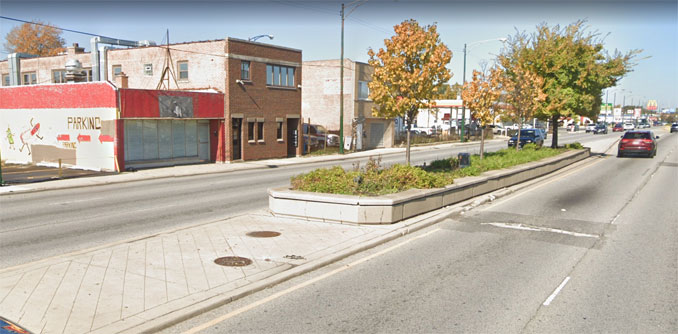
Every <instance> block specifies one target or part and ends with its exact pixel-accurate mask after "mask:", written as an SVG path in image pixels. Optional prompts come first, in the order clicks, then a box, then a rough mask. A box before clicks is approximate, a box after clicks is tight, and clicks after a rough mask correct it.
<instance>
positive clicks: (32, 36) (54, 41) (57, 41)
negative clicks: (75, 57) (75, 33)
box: [5, 21, 65, 56]
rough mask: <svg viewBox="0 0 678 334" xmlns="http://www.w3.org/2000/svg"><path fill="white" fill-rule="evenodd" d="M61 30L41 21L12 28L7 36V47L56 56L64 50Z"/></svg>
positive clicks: (10, 50) (23, 51) (24, 51)
mask: <svg viewBox="0 0 678 334" xmlns="http://www.w3.org/2000/svg"><path fill="white" fill-rule="evenodd" d="M64 43H65V41H64V39H63V38H61V30H60V29H58V28H55V27H52V26H50V25H48V24H44V23H42V22H40V21H35V22H33V23H24V24H22V25H20V26H17V27H14V28H12V30H10V31H9V32H8V33H7V36H5V49H7V50H8V51H9V52H10V53H13V52H22V53H29V54H33V55H38V56H56V55H57V54H59V53H60V52H63V51H64Z"/></svg>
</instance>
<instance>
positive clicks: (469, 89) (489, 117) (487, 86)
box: [461, 67, 502, 159]
mask: <svg viewBox="0 0 678 334" xmlns="http://www.w3.org/2000/svg"><path fill="white" fill-rule="evenodd" d="M501 78H502V70H501V69H500V68H498V67H495V68H492V69H491V70H490V71H489V72H487V73H482V72H479V71H475V70H474V71H473V79H472V80H471V81H467V82H466V84H464V88H463V90H462V93H461V96H462V98H463V100H464V104H465V105H466V107H467V108H469V110H471V113H472V114H473V116H474V118H475V119H476V120H478V122H480V159H483V157H484V153H485V127H486V126H487V125H488V124H490V123H492V122H493V121H494V119H495V118H496V117H497V116H498V115H499V114H500V110H499V108H498V106H497V102H498V100H499V97H500V96H501Z"/></svg>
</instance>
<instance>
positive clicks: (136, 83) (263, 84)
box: [0, 38, 302, 165]
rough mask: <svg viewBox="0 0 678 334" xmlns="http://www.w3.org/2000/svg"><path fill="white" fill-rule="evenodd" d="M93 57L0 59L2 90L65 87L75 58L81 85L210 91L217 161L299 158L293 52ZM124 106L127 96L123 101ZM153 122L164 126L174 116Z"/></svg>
mask: <svg viewBox="0 0 678 334" xmlns="http://www.w3.org/2000/svg"><path fill="white" fill-rule="evenodd" d="M98 54H99V57H96V56H94V57H93V56H92V55H91V53H89V52H84V49H83V48H80V47H79V46H78V45H73V46H72V47H69V48H68V49H67V52H66V53H65V54H62V55H58V56H52V57H33V58H31V57H20V59H18V61H17V62H15V63H13V64H12V66H10V64H9V61H2V62H0V74H1V75H2V78H3V79H2V85H3V86H6V85H10V84H11V82H12V81H18V83H20V84H21V85H41V84H61V83H65V82H66V76H67V73H66V65H67V63H68V62H69V61H74V60H77V61H78V62H79V63H80V64H81V67H82V70H83V75H82V77H81V78H80V80H81V81H90V80H93V78H95V77H97V76H99V77H101V79H102V80H104V81H113V79H114V78H115V77H116V76H121V77H126V82H127V83H126V84H125V85H120V84H119V85H118V86H117V87H118V88H121V89H125V88H129V89H141V90H147V91H148V90H156V89H160V90H163V89H166V90H168V91H207V92H216V93H219V94H221V96H222V97H223V101H221V103H220V104H219V105H220V106H221V107H222V113H221V119H222V120H223V129H224V130H223V134H222V136H221V138H217V139H216V140H214V138H213V137H214V133H213V131H211V132H210V133H212V136H211V137H210V138H211V140H212V141H213V142H214V143H216V142H217V140H220V141H221V143H220V145H222V147H223V154H224V156H223V159H222V160H223V161H234V160H255V159H264V158H278V157H289V156H297V155H300V154H301V145H299V143H298V140H297V138H298V137H299V136H298V135H297V134H298V133H300V132H301V119H302V116H301V82H302V73H301V69H302V66H301V61H302V53H301V51H300V50H296V49H291V48H286V47H281V46H275V45H270V44H263V43H256V42H249V41H245V40H240V39H235V38H227V39H223V40H213V41H200V42H189V43H178V44H170V45H169V46H155V45H150V46H144V47H132V48H125V49H120V48H105V47H100V48H99V49H98ZM95 61H96V63H95V64H93V62H95ZM11 67H13V68H14V69H17V68H18V71H17V70H15V71H16V72H17V73H16V74H17V78H16V79H15V78H14V76H13V75H12V73H11V72H12V71H11V70H12V69H11ZM93 68H94V69H95V70H94V71H95V72H96V68H101V69H103V70H102V71H100V72H97V73H92V71H93V70H92V69H93ZM165 72H168V73H165ZM97 74H98V75H97ZM161 78H165V80H161ZM125 94H128V96H132V95H134V94H133V93H122V94H121V96H122V95H125ZM131 100H133V98H130V99H128V100H127V101H131ZM180 101H181V99H178V100H176V101H174V102H176V103H180ZM145 107H148V108H151V109H153V108H156V107H155V106H145ZM156 109H157V108H156ZM149 110H150V109H149ZM154 110H155V109H154ZM158 110H159V109H158ZM142 113H144V112H142ZM159 118H163V119H165V120H167V119H175V118H181V117H174V116H171V117H166V116H160V117H159ZM146 121H148V120H146ZM123 122H130V123H131V124H135V125H134V126H137V127H138V126H139V124H138V123H135V122H136V121H135V118H134V117H129V118H128V117H124V119H123ZM146 123H148V124H151V123H152V122H150V121H149V122H142V123H141V124H142V125H141V127H142V128H144V129H145V126H146V125H147V124H146ZM148 126H150V125H148ZM165 126H166V125H165ZM196 126H198V125H196ZM212 127H214V125H212V123H210V125H209V128H210V129H211V128H212ZM123 128H125V129H129V128H127V127H123ZM130 128H131V127H130ZM217 128H220V126H217ZM217 136H219V131H217ZM142 137H143V134H142ZM129 147H130V146H128V148H129ZM129 153H132V154H131V155H130V156H132V157H137V155H135V154H137V153H139V152H129ZM147 158H148V159H147ZM3 159H4V157H3ZM162 160H163V159H162V158H160V157H159V158H158V159H155V158H153V156H144V158H143V159H142V160H134V161H133V162H134V163H136V164H141V163H142V162H143V161H145V162H146V163H148V164H149V165H157V164H158V163H160V164H162V162H163V161H162ZM216 161H220V160H219V159H216ZM130 162H132V161H130Z"/></svg>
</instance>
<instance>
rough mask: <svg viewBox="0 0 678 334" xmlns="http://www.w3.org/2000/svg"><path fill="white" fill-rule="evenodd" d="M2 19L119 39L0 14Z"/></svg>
mask: <svg viewBox="0 0 678 334" xmlns="http://www.w3.org/2000/svg"><path fill="white" fill-rule="evenodd" d="M0 19H5V20H10V21H16V22H23V23H28V24H35V25H38V26H43V27H50V28H55V29H59V30H62V31H68V32H72V33H76V34H82V35H88V36H94V37H105V38H111V39H117V38H113V37H107V36H102V35H99V34H92V33H88V32H84V31H78V30H71V29H65V28H59V27H57V26H54V25H49V24H42V23H38V22H31V21H25V20H21V19H15V18H13V17H7V16H0Z"/></svg>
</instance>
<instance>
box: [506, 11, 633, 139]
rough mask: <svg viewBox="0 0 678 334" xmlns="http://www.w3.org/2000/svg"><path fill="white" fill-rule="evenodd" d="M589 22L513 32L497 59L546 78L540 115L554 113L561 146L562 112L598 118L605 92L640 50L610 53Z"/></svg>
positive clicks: (552, 117) (547, 115) (551, 115)
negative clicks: (560, 123) (588, 29)
mask: <svg viewBox="0 0 678 334" xmlns="http://www.w3.org/2000/svg"><path fill="white" fill-rule="evenodd" d="M584 24H585V21H577V22H575V23H572V24H570V25H568V26H566V27H563V28H560V26H559V25H556V26H553V27H549V26H548V25H547V24H545V23H543V24H540V25H538V26H537V30H536V32H534V33H532V34H529V35H528V34H526V33H524V32H518V33H516V35H515V36H512V37H509V39H508V41H507V43H505V46H506V47H505V48H504V50H503V52H502V54H501V55H499V57H498V61H499V63H500V64H501V66H502V67H503V68H504V69H505V70H508V69H510V68H512V67H515V66H517V65H520V66H522V67H523V68H525V69H526V70H529V71H531V72H533V73H535V74H536V75H538V76H539V77H541V78H543V79H544V84H543V86H542V90H543V91H544V93H545V94H546V99H545V100H544V101H543V102H542V103H541V108H539V110H537V114H536V116H537V117H538V118H551V120H552V124H553V125H554V131H553V140H552V146H551V147H553V148H555V147H557V146H558V131H557V124H558V120H559V119H560V117H561V116H565V117H571V116H572V115H581V116H588V117H589V118H592V119H595V118H596V117H595V116H596V114H597V113H598V112H599V110H600V106H601V104H602V91H603V89H605V88H607V87H611V86H614V85H615V84H616V82H617V81H619V80H620V79H621V78H622V77H623V76H624V75H625V74H626V73H628V72H629V71H631V68H632V66H633V65H634V64H633V63H631V61H632V59H633V58H634V57H635V56H636V55H638V54H639V53H640V52H641V51H640V50H631V51H629V52H628V53H626V54H622V53H620V52H615V53H614V54H613V55H609V54H607V52H605V51H604V49H603V39H602V38H600V36H599V34H597V33H589V32H586V27H585V26H584Z"/></svg>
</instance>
